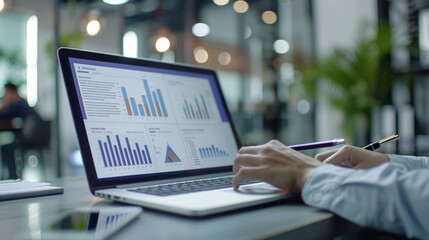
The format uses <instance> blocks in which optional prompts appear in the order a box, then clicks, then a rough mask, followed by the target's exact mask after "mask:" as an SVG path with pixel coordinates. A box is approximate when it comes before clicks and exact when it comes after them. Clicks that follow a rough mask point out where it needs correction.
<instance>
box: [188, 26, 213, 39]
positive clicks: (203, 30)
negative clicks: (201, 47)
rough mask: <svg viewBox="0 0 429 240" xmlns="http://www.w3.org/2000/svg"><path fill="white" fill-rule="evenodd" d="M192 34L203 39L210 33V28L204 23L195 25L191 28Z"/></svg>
mask: <svg viewBox="0 0 429 240" xmlns="http://www.w3.org/2000/svg"><path fill="white" fill-rule="evenodd" d="M192 33H193V34H194V35H195V36H197V37H205V36H207V35H208V34H209V33H210V27H209V25H207V24H205V23H195V24H194V26H192Z"/></svg>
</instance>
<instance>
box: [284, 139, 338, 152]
mask: <svg viewBox="0 0 429 240" xmlns="http://www.w3.org/2000/svg"><path fill="white" fill-rule="evenodd" d="M345 142H346V141H344V139H343V138H340V139H332V140H328V141H320V142H312V143H304V144H297V145H290V146H288V147H290V148H292V149H294V150H306V149H314V148H324V147H333V146H336V145H340V144H344V143H345Z"/></svg>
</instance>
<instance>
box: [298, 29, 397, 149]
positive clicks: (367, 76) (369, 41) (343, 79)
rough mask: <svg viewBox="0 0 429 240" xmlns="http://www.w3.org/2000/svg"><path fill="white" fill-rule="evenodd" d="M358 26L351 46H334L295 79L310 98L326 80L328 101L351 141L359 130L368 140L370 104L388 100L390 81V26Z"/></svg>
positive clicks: (391, 79) (391, 77)
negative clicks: (356, 34)
mask: <svg viewBox="0 0 429 240" xmlns="http://www.w3.org/2000/svg"><path fill="white" fill-rule="evenodd" d="M362 29H363V30H362V31H361V32H362V33H363V34H362V35H361V36H362V37H361V38H360V39H359V40H358V41H357V44H356V45H355V46H354V47H352V48H337V49H334V50H333V51H332V53H331V54H330V55H328V56H327V57H326V58H323V59H321V60H320V61H317V62H316V63H315V64H312V65H309V66H308V68H307V69H305V70H304V71H303V78H302V79H301V80H300V81H299V83H300V85H301V87H302V88H303V89H304V92H305V93H306V94H307V95H308V96H309V97H312V98H314V97H316V95H317V94H318V92H317V89H318V86H320V85H319V84H320V82H321V81H324V82H326V83H327V84H328V86H329V91H328V92H327V94H328V99H329V102H330V104H331V106H332V107H333V108H336V109H338V110H339V111H340V113H341V114H342V117H343V119H342V125H341V129H342V131H343V134H344V136H345V137H346V138H347V139H348V140H349V141H351V142H354V143H355V142H356V139H357V136H359V135H361V134H365V136H364V137H363V138H365V140H370V139H369V138H370V134H369V133H370V120H371V112H372V110H373V109H374V107H377V106H381V105H383V104H388V103H390V102H391V88H392V85H393V71H392V69H391V66H390V53H391V49H392V40H391V39H392V31H391V28H390V26H389V25H387V24H380V25H379V26H378V27H377V28H376V30H375V31H374V28H373V27H369V25H364V27H363V28H362ZM368 32H372V33H374V34H372V36H371V34H368ZM361 138H362V137H361Z"/></svg>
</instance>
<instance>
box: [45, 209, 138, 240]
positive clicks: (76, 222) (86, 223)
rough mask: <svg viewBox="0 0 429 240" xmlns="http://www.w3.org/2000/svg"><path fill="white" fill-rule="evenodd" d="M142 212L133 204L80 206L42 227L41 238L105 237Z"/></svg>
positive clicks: (94, 238)
mask: <svg viewBox="0 0 429 240" xmlns="http://www.w3.org/2000/svg"><path fill="white" fill-rule="evenodd" d="M141 212H142V208H141V207H135V206H121V207H117V206H112V207H109V206H103V207H81V208H78V209H75V210H73V211H72V212H69V213H67V214H66V215H64V216H63V217H61V218H59V219H58V220H56V221H54V222H52V223H50V224H49V225H48V226H47V228H46V229H42V232H41V237H42V239H63V240H65V239H73V240H74V239H81V240H84V239H88V240H97V239H106V238H107V237H109V236H111V235H112V234H114V233H115V232H117V231H118V230H119V229H121V228H123V227H124V226H126V225H127V224H128V223H129V222H131V221H132V220H133V219H136V218H137V217H138V216H139V215H140V214H141Z"/></svg>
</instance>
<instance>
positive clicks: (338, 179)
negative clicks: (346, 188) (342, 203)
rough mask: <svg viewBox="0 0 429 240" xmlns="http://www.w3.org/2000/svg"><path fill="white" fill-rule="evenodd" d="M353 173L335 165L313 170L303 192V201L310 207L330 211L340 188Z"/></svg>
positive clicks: (325, 165)
mask: <svg viewBox="0 0 429 240" xmlns="http://www.w3.org/2000/svg"><path fill="white" fill-rule="evenodd" d="M351 171H353V170H352V169H349V168H344V167H339V166H335V165H333V164H324V165H322V166H320V167H317V168H315V169H313V170H311V171H310V173H309V174H308V176H307V180H306V181H305V183H304V186H303V188H302V190H301V196H302V199H303V200H304V202H305V203H306V204H308V205H310V206H314V207H319V208H324V209H328V208H329V206H330V205H331V203H332V201H333V198H335V195H336V194H335V191H337V189H338V186H339V185H340V184H342V182H343V181H344V179H345V178H347V176H348V175H349V174H350V172H351Z"/></svg>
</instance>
